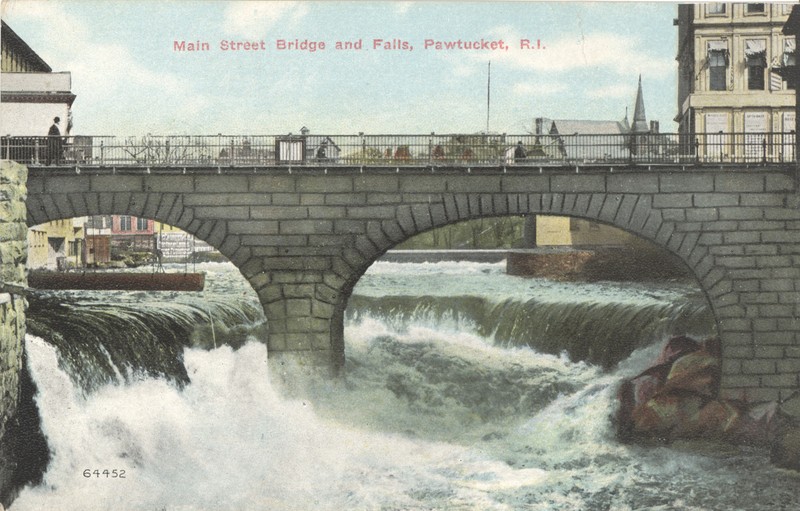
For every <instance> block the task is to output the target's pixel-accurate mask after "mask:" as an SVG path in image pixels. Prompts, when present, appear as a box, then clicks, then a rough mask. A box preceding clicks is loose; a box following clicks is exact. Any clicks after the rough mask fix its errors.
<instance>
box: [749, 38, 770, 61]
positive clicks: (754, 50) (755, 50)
mask: <svg viewBox="0 0 800 511" xmlns="http://www.w3.org/2000/svg"><path fill="white" fill-rule="evenodd" d="M766 51H767V42H766V41H765V40H764V39H748V40H746V41H745V42H744V54H745V55H747V56H748V57H753V56H755V55H757V54H759V53H766Z"/></svg>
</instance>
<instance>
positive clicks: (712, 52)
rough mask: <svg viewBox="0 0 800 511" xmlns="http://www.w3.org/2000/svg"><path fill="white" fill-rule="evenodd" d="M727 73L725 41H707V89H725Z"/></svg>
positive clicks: (726, 47)
mask: <svg viewBox="0 0 800 511" xmlns="http://www.w3.org/2000/svg"><path fill="white" fill-rule="evenodd" d="M727 75H728V46H727V43H726V42H725V41H710V42H709V43H708V78H709V90H725V88H726V87H725V82H726V81H727V80H726V77H727Z"/></svg>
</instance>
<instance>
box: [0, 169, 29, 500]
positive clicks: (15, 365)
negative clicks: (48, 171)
mask: <svg viewBox="0 0 800 511" xmlns="http://www.w3.org/2000/svg"><path fill="white" fill-rule="evenodd" d="M27 178H28V169H27V168H25V167H24V166H22V165H18V164H16V163H12V162H9V161H6V160H3V161H2V162H0V285H2V284H3V283H5V284H15V285H25V284H26V279H25V260H26V256H27V254H26V250H27V232H28V229H27V226H26V224H25V221H26V207H25V200H26V197H27V191H26V182H27ZM24 337H25V300H24V298H23V297H21V296H19V295H16V294H9V293H4V292H3V290H2V289H0V503H2V504H4V505H8V500H9V499H10V493H11V492H12V491H13V488H12V485H13V481H14V477H15V474H14V467H15V466H16V463H15V460H14V457H13V450H14V444H13V440H14V439H13V438H10V437H11V435H10V434H8V432H9V429H10V428H11V426H12V424H13V422H14V420H15V419H16V415H17V411H18V406H19V399H20V374H21V372H22V350H23V341H24Z"/></svg>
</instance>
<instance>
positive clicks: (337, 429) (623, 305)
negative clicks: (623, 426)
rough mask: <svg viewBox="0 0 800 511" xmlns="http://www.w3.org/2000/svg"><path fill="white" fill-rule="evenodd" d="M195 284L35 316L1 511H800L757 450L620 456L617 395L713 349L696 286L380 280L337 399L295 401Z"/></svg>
mask: <svg viewBox="0 0 800 511" xmlns="http://www.w3.org/2000/svg"><path fill="white" fill-rule="evenodd" d="M199 269H202V271H205V272H206V273H207V290H206V291H205V292H203V293H202V294H201V295H192V294H184V295H179V294H174V295H173V294H165V293H153V294H149V293H115V294H112V295H111V296H109V295H107V294H104V295H99V294H97V293H72V294H70V295H69V296H67V297H65V296H64V295H63V294H61V295H55V296H54V299H55V300H56V301H45V302H43V303H42V304H39V306H38V309H37V306H35V305H32V309H33V310H32V311H31V320H30V321H31V323H32V325H33V327H32V328H31V330H33V331H35V333H37V334H39V335H40V337H37V336H36V335H33V333H32V334H30V335H29V336H28V338H27V341H26V343H27V354H28V363H29V367H30V371H31V374H32V377H33V379H34V381H35V383H36V385H37V386H38V390H39V393H38V395H37V398H36V399H37V404H38V406H39V409H40V413H41V416H42V429H43V432H44V434H45V437H46V439H47V442H48V445H49V447H50V449H51V451H52V455H51V461H50V464H49V466H48V469H47V472H46V473H45V474H44V480H43V482H42V484H40V485H38V486H37V487H33V488H26V489H25V490H24V491H23V492H22V494H21V495H20V496H19V498H18V499H17V500H16V501H15V502H14V504H13V505H12V507H11V509H12V510H14V511H26V510H36V511H39V510H53V509H58V510H73V509H74V510H115V511H118V510H123V511H124V510H176V511H177V510H181V511H182V510H187V511H188V510H276V511H277V510H337V511H338V510H345V509H346V510H620V511H622V510H640V509H648V510H726V511H727V510H736V509H740V510H748V511H750V510H781V509H787V510H789V509H792V510H794V509H800V477H798V474H796V473H792V472H788V471H782V470H779V469H775V468H773V467H771V466H770V465H769V462H768V459H767V455H766V453H765V452H763V451H761V450H757V449H751V448H747V447H730V446H720V445H703V444H691V445H689V444H678V445H672V446H650V447H641V446H631V445H623V444H620V443H619V442H617V441H616V440H615V438H614V428H613V424H612V421H611V416H612V415H613V411H614V395H615V392H616V385H617V383H618V382H619V381H620V379H621V378H623V377H625V376H630V375H633V374H636V373H638V372H639V371H641V370H642V369H643V368H644V367H646V365H647V364H648V363H649V362H651V361H652V360H653V359H654V357H655V356H656V355H657V353H658V351H659V349H660V347H661V345H662V344H663V341H664V340H665V339H666V338H667V337H669V336H670V335H671V334H673V333H689V334H692V335H695V336H697V337H700V338H702V337H705V336H707V335H710V334H712V333H713V328H714V327H713V320H712V318H711V316H710V313H709V312H708V310H707V307H706V303H705V300H704V299H703V296H702V294H701V293H699V292H698V290H697V289H696V288H695V287H694V286H692V285H690V284H686V283H658V284H655V283H650V284H643V283H638V284H612V283H583V284H574V283H557V282H550V281H545V280H537V279H523V278H518V277H509V276H506V275H505V274H504V271H503V270H504V269H503V265H502V264H479V263H457V262H452V263H436V264H411V263H386V262H379V263H376V264H375V265H373V267H372V268H371V269H370V271H369V272H368V273H367V274H366V275H365V276H364V278H363V279H362V281H361V282H360V283H359V285H358V286H357V287H356V289H355V292H354V296H353V297H352V298H351V301H350V304H349V307H348V311H347V318H346V323H345V324H346V326H345V343H346V357H347V367H346V377H345V378H344V379H343V380H342V381H339V382H324V381H309V382H308V393H309V394H307V395H310V396H311V397H306V398H287V397H285V396H284V395H283V394H282V393H280V392H278V391H277V390H276V389H275V388H273V387H272V386H271V385H270V383H269V374H268V366H267V351H266V347H265V345H264V344H263V342H261V341H260V339H263V337H264V327H263V318H262V317H261V316H260V315H259V306H258V304H257V301H256V298H255V295H254V293H253V292H252V290H250V289H249V288H248V287H247V284H246V283H244V281H243V279H241V277H239V275H238V273H237V272H236V270H235V269H234V268H233V267H232V266H229V265H224V264H206V265H202V267H201V268H199ZM56 302H59V303H60V302H64V303H68V304H69V305H68V306H64V307H63V308H59V307H56V306H55V305H54V304H55V303H56ZM109 303H110V304H111V305H109ZM54 311H57V312H58V313H56V312H54ZM55 316H58V317H59V318H60V319H58V320H57V321H56V320H54V319H53V318H54V317H55ZM64 318H70V319H69V320H66V319H64ZM91 318H95V319H97V318H101V319H100V320H97V321H95V323H97V324H100V329H99V332H101V333H100V334H99V335H97V336H96V338H92V335H90V334H89V333H87V330H85V329H83V327H85V326H86V325H87V324H94V323H92V320H91ZM154 318H155V319H154ZM65 325H66V326H65ZM82 325H83V326H82ZM67 327H68V328H67ZM190 327H191V328H190ZM186 329H191V330H193V332H192V333H191V334H190V335H183V334H178V333H176V332H180V331H183V330H186ZM65 332H66V333H65ZM70 336H72V337H70ZM76 336H77V337H78V338H79V340H80V341H81V342H75V337H76ZM76 345H77V346H76ZM123 473H124V477H121V476H122V475H123ZM115 475H116V477H115Z"/></svg>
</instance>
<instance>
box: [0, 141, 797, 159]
mask: <svg viewBox="0 0 800 511" xmlns="http://www.w3.org/2000/svg"><path fill="white" fill-rule="evenodd" d="M1 142H2V143H1V149H0V150H2V157H4V158H6V159H14V160H16V161H19V162H22V163H26V164H28V165H32V166H38V165H51V164H56V165H59V164H67V165H79V166H101V167H102V166H116V167H125V166H146V167H158V166H166V167H170V166H173V167H177V166H193V167H232V166H233V167H236V166H251V167H263V166H274V165H309V166H321V167H331V166H340V165H344V166H390V167H391V166H395V167H397V166H401V167H402V166H409V165H410V166H420V165H426V166H438V167H441V166H451V165H455V166H496V165H516V164H521V165H529V166H530V165H545V166H550V165H557V166H571V165H572V166H574V165H620V164H625V165H633V164H639V165H641V164H704V163H721V164H731V163H736V164H742V163H744V164H759V163H787V162H793V161H794V160H795V154H794V153H795V135H794V133H708V134H706V133H702V134H692V135H687V134H677V133H645V134H637V135H633V134H619V133H616V134H608V135H599V134H598V135H580V134H559V133H552V134H550V133H548V134H528V133H526V134H505V133H504V134H435V133H430V134H424V135H368V134H363V133H360V134H358V135H310V134H301V135H292V134H288V135H221V134H219V135H168V136H155V135H149V134H148V135H144V136H129V137H116V136H88V135H76V136H70V137H38V136H29V137H3V138H2V141H1Z"/></svg>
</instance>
